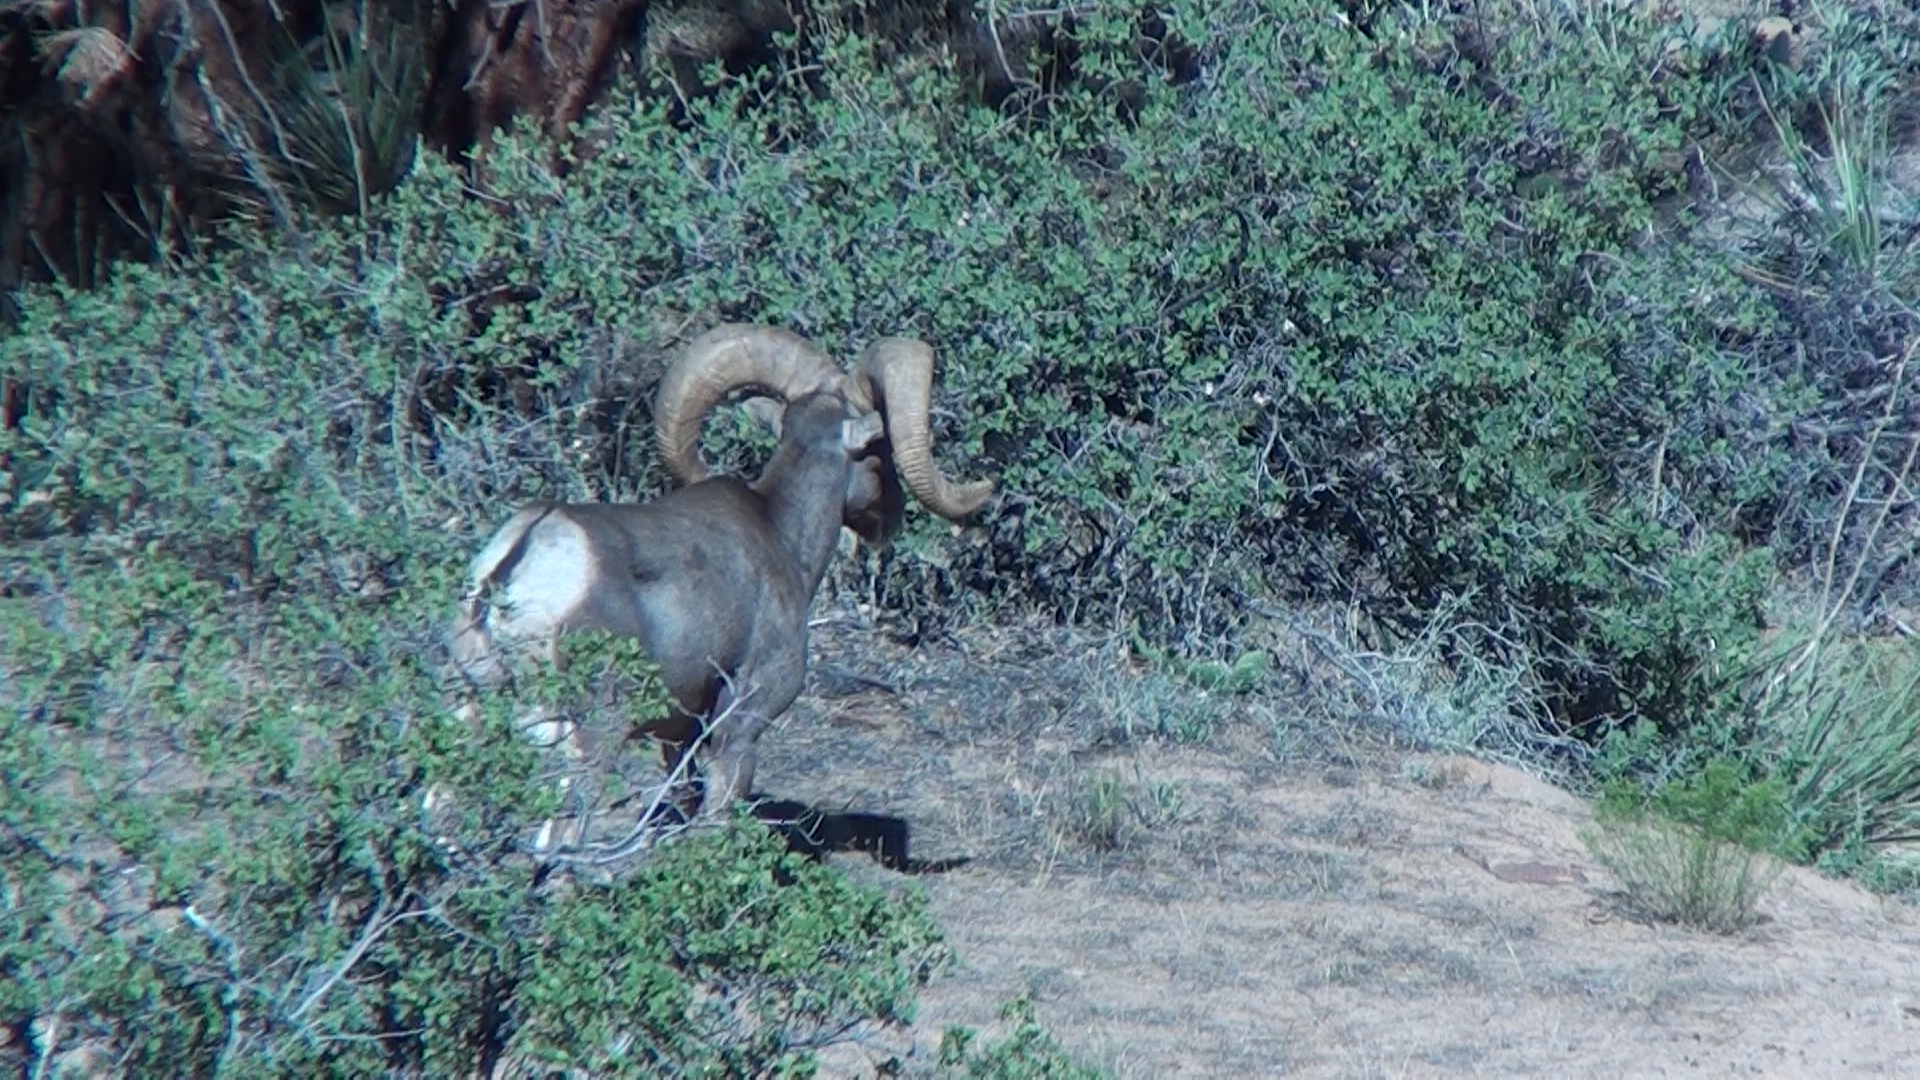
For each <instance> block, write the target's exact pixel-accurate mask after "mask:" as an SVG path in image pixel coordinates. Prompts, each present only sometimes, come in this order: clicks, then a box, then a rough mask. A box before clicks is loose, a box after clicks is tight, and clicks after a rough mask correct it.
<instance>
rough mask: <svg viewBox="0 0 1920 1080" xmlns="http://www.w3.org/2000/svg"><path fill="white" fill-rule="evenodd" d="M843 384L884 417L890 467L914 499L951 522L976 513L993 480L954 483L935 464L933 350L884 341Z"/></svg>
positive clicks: (916, 344)
mask: <svg viewBox="0 0 1920 1080" xmlns="http://www.w3.org/2000/svg"><path fill="white" fill-rule="evenodd" d="M854 372H855V377H853V378H851V379H848V380H847V384H848V385H847V395H848V397H849V398H857V397H859V396H861V395H862V394H863V393H864V394H865V395H866V396H869V397H871V398H872V399H873V402H872V405H873V407H875V408H878V409H881V410H883V411H884V412H885V413H886V417H887V438H888V440H889V441H891V442H892V443H893V461H894V467H895V468H897V469H899V471H900V480H901V482H902V483H903V484H905V485H906V488H907V490H908V491H911V492H913V497H914V498H916V499H918V500H920V502H921V504H922V505H924V506H926V508H927V509H929V510H932V511H933V512H934V513H936V514H939V515H940V516H941V517H943V518H946V519H947V520H949V521H958V520H960V519H961V518H963V517H966V516H967V515H968V514H971V513H973V512H974V511H975V510H978V509H979V508H980V505H981V504H982V503H984V502H986V501H987V499H988V497H990V496H991V495H992V494H993V481H991V480H973V481H969V482H968V483H964V484H956V483H954V482H953V481H952V480H949V479H947V477H946V475H945V474H944V473H942V472H941V471H940V466H938V465H936V464H934V460H933V431H932V411H933V346H931V345H928V344H927V343H926V342H924V341H916V340H914V339H913V338H899V337H884V338H880V339H878V340H876V341H874V342H873V343H871V344H869V345H868V346H867V347H866V350H865V351H863V352H862V353H861V354H860V362H859V364H857V365H856V366H855V368H854Z"/></svg>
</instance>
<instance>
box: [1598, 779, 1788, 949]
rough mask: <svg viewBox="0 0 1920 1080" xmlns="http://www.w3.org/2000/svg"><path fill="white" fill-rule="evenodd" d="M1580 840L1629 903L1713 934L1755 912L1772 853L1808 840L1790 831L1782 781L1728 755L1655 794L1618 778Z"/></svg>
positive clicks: (1769, 879) (1772, 870) (1771, 868)
mask: <svg viewBox="0 0 1920 1080" xmlns="http://www.w3.org/2000/svg"><path fill="white" fill-rule="evenodd" d="M1582 839H1583V841H1584V842H1585V843H1586V845H1587V848H1588V850H1590V851H1591V852H1592V853H1593V855H1594V857H1595V858H1596V859H1599V860H1600V862H1601V864H1602V865H1603V866H1605V867H1606V868H1607V870H1608V871H1610V872H1611V873H1612V874H1613V875H1614V877H1615V878H1617V879H1618V880H1619V882H1620V885H1621V887H1622V888H1623V889H1624V890H1625V892H1626V896H1627V899H1628V901H1629V902H1630V903H1631V904H1633V906H1635V907H1636V908H1638V909H1639V910H1641V911H1643V912H1644V913H1646V914H1648V915H1650V916H1652V917H1654V918H1659V919H1667V920H1671V921H1673V922H1678V923H1681V924H1683V925H1686V926H1693V927H1698V928H1700V929H1703V930H1709V931H1713V932H1715V933H1732V932H1734V931H1736V930H1739V929H1742V928H1744V927H1746V926H1748V925H1750V924H1751V923H1752V922H1753V921H1754V920H1755V918H1756V917H1757V914H1758V912H1757V907H1758V904H1759V901H1760V900H1761V899H1762V898H1763V897H1764V896H1765V895H1766V892H1767V890H1768V889H1769V888H1770V887H1771V886H1772V885H1773V882H1774V880H1775V879H1776V878H1777V877H1778V875H1779V870H1780V863H1779V862H1777V861H1775V860H1773V859H1770V858H1769V857H1768V856H1767V855H1766V854H1765V853H1766V852H1768V851H1776V852H1780V853H1782V854H1785V855H1789V856H1791V855H1794V854H1797V853H1798V852H1799V851H1800V850H1801V849H1802V848H1803V845H1804V840H1803V839H1802V838H1801V837H1800V836H1799V835H1798V834H1796V833H1795V832H1794V831H1793V829H1792V821H1791V815H1790V813H1789V811H1788V807H1787V800H1786V788H1785V785H1784V784H1783V783H1782V782H1781V781H1780V780H1778V779H1776V778H1769V779H1765V780H1758V779H1755V778H1754V777H1753V776H1752V775H1751V774H1750V772H1749V771H1748V770H1747V769H1745V768H1744V767H1742V766H1740V765H1739V764H1738V763H1736V762H1734V761H1733V760H1731V759H1729V758H1724V757H1722V758H1714V759H1712V760H1710V761H1707V762H1706V763H1705V764H1704V765H1703V766H1701V767H1700V768H1699V770H1698V771H1696V772H1692V773H1690V774H1688V775H1685V776H1683V777H1681V778H1678V779H1675V780H1672V781H1669V782H1668V783H1666V784H1663V785H1661V786H1660V787H1659V788H1657V789H1656V790H1655V791H1654V792H1653V793H1652V794H1651V796H1650V797H1648V796H1643V795H1641V794H1640V793H1639V790H1638V789H1636V788H1634V787H1633V786H1631V785H1622V784H1616V785H1614V786H1613V787H1611V788H1610V790H1609V791H1608V792H1607V793H1606V797H1604V798H1603V799H1602V800H1601V802H1600V804H1599V806H1598V808H1597V813H1596V816H1595V824H1594V825H1593V826H1592V827H1591V828H1589V829H1587V830H1586V831H1585V832H1584V833H1583V835H1582Z"/></svg>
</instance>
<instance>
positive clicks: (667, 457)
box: [653, 323, 841, 484]
mask: <svg viewBox="0 0 1920 1080" xmlns="http://www.w3.org/2000/svg"><path fill="white" fill-rule="evenodd" d="M840 378H841V374H840V370H839V369H838V368H837V367H835V366H834V364H833V362H832V361H831V360H828V359H827V357H826V355H825V354H823V353H822V352H821V351H820V350H819V349H816V348H814V347H813V345H812V343H810V342H808V341H807V339H805V338H803V337H801V336H800V335H798V334H796V333H793V332H792V331H790V330H782V329H779V328H778V327H772V326H759V325H755V324H752V323H722V324H720V325H719V326H716V327H714V328H713V329H711V330H709V331H707V332H706V333H704V334H701V335H700V336H699V337H697V338H694V339H693V341H691V342H689V343H688V345H687V349H686V352H684V353H682V354H681V356H680V358H679V359H678V360H676V361H675V362H674V364H673V366H672V367H671V368H669V369H667V373H666V375H665V376H664V377H663V378H661V380H660V390H659V393H658V395H657V396H656V397H655V399H654V402H655V403H654V409H653V418H654V437H655V439H656V441H657V442H658V443H659V447H660V461H661V463H662V464H664V465H665V466H666V468H667V472H668V473H670V474H672V476H673V478H674V479H675V480H678V481H679V482H680V483H682V484H691V483H694V482H696V481H699V480H704V479H706V476H707V465H706V462H704V461H701V460H700V428H701V425H703V424H705V423H706V420H707V414H708V413H709V412H712V411H713V407H714V406H715V405H718V404H720V401H721V399H723V398H725V397H726V396H727V395H728V394H729V393H731V392H733V391H734V390H738V389H740V388H742V387H751V388H753V389H756V390H760V391H762V392H764V393H768V394H772V395H774V396H775V397H778V398H779V399H780V400H781V401H782V402H783V403H784V402H788V401H792V400H793V399H794V398H796V397H799V396H800V395H802V394H806V393H809V392H811V391H814V390H818V389H821V388H822V387H824V386H827V385H830V384H832V383H834V382H835V381H837V380H838V379H840Z"/></svg>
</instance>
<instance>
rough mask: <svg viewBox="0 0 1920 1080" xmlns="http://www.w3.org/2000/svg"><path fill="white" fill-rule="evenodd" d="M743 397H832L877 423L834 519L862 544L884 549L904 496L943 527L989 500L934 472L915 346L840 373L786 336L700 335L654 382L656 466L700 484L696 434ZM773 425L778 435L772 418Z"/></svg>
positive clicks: (985, 493)
mask: <svg viewBox="0 0 1920 1080" xmlns="http://www.w3.org/2000/svg"><path fill="white" fill-rule="evenodd" d="M741 390H745V391H749V392H757V393H761V394H765V395H767V396H769V397H772V398H775V399H777V400H778V401H780V402H781V403H782V404H783V405H784V404H785V403H787V402H791V401H793V400H794V399H796V398H798V397H801V396H802V395H805V394H808V393H815V392H821V391H832V392H835V393H838V394H839V395H840V397H841V398H842V399H843V400H844V401H845V402H846V403H847V404H848V405H849V406H850V407H852V408H853V409H855V410H857V411H859V412H861V413H871V414H877V415H879V416H880V417H882V418H883V419H884V421H885V430H884V432H883V434H882V435H881V437H880V438H879V439H877V440H875V441H874V442H873V443H871V444H870V445H869V448H868V451H867V453H866V454H864V455H863V456H862V457H861V458H860V466H861V467H860V468H858V469H856V470H855V471H854V474H853V477H852V479H851V481H850V482H849V484H848V490H847V494H846V500H845V504H844V507H843V514H842V518H843V523H844V524H845V525H846V526H847V527H848V528H850V529H852V530H853V531H854V532H855V533H856V534H858V535H859V536H860V538H861V539H862V540H864V541H866V542H867V543H869V544H872V545H875V546H879V545H884V544H885V543H887V542H888V541H889V540H891V539H892V538H893V536H894V535H896V534H897V533H898V532H899V529H900V525H901V522H902V518H903V515H904V513H905V499H904V497H903V496H902V488H904V489H905V490H906V491H910V492H912V493H913V496H914V498H915V499H917V500H919V502H920V503H921V505H923V506H925V507H926V508H927V509H929V510H932V511H933V512H934V513H936V514H939V515H940V516H941V517H943V518H946V519H948V520H950V521H959V520H961V519H963V518H965V517H966V516H967V515H969V514H971V513H973V512H974V511H975V510H977V509H979V508H980V506H981V505H982V504H983V503H985V502H986V501H987V499H988V498H989V497H991V496H992V494H993V481H991V480H974V481H969V482H966V483H956V482H955V481H953V480H950V479H948V478H947V476H946V474H944V473H942V472H941V471H940V467H939V466H938V465H937V464H935V463H934V460H933V433H932V407H933V347H932V346H930V345H928V344H927V343H925V342H923V341H917V340H915V339H913V338H902V337H884V338H880V339H878V340H876V341H874V342H872V343H871V344H869V345H868V346H867V347H866V349H865V350H864V351H863V352H862V353H861V354H860V358H859V360H858V361H857V362H856V363H855V364H854V366H853V368H852V369H851V370H848V371H842V370H841V369H840V368H839V367H838V366H836V365H835V364H834V363H833V362H832V361H831V360H829V359H828V358H827V356H826V354H824V353H822V352H821V351H820V350H819V349H817V348H815V347H814V346H813V344H812V343H811V342H809V341H807V340H806V339H805V338H803V337H801V336H800V335H798V334H795V333H793V332H791V331H788V330H783V329H779V328H777V327H769V326H757V325H751V324H743V323H727V324H723V325H721V326H717V327H715V328H714V329H712V330H709V331H707V332H706V333H704V334H702V335H701V336H700V337H698V338H696V339H695V340H694V341H693V342H692V343H691V344H690V345H689V346H688V349H687V356H686V361H685V362H684V363H681V364H678V365H675V367H674V368H673V369H672V370H671V371H669V372H668V374H667V377H666V378H665V379H664V380H663V381H662V382H661V384H660V392H659V397H658V399H657V403H656V405H655V408H654V419H655V433H656V436H657V438H658V440H659V447H660V460H661V463H662V464H663V465H664V466H665V467H666V469H667V471H668V473H669V474H671V475H672V476H673V478H674V479H675V480H676V481H678V482H679V483H680V484H683V485H684V484H692V483H695V482H697V481H700V480H703V479H705V478H706V477H707V474H708V469H707V465H706V462H704V461H703V460H701V458H700V448H699V444H700V431H701V427H702V425H703V424H705V422H706V418H707V414H708V413H710V412H712V411H713V409H714V407H715V406H717V405H719V404H720V402H721V401H723V400H725V399H726V397H727V396H728V395H729V394H732V393H734V392H735V391H741ZM772 419H773V421H774V423H775V424H776V427H777V423H778V419H777V414H776V415H775V416H774V417H773V418H772Z"/></svg>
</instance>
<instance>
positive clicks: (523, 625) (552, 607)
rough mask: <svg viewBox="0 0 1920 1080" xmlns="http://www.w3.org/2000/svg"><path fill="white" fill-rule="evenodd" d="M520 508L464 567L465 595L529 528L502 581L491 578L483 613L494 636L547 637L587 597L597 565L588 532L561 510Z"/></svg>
mask: <svg viewBox="0 0 1920 1080" xmlns="http://www.w3.org/2000/svg"><path fill="white" fill-rule="evenodd" d="M540 514H541V511H539V510H537V509H527V510H523V511H521V512H520V513H518V514H515V515H514V516H513V520H511V521H509V522H507V523H506V524H505V525H503V526H501V527H500V530H499V531H498V532H496V533H494V534H493V539H491V540H489V541H487V546H486V547H484V548H481V549H480V554H478V555H475V556H474V558H473V562H472V563H471V564H470V565H469V566H468V569H467V588H468V590H469V595H471V593H472V590H473V589H474V587H475V583H476V582H478V581H480V580H481V579H482V578H485V577H486V576H487V575H488V574H491V573H492V572H493V571H494V570H495V569H496V568H498V567H499V565H500V564H501V563H502V562H504V561H505V560H506V558H507V556H508V555H509V554H511V553H512V551H513V546H514V543H515V542H516V541H518V540H519V538H520V536H521V534H523V533H526V532H527V531H528V529H529V528H531V530H532V532H531V534H530V535H528V536H527V542H526V547H525V550H524V551H522V552H521V555H520V560H519V562H517V563H515V564H514V566H513V569H512V571H511V572H510V575H509V576H508V578H507V580H505V581H497V582H495V583H494V585H493V588H492V590H491V592H489V593H488V595H487V600H486V606H487V611H486V612H485V613H484V614H483V615H482V618H483V619H484V620H485V625H486V627H487V630H488V631H489V633H490V636H492V637H493V638H494V639H495V640H497V641H500V642H501V643H502V644H505V643H506V641H507V640H512V639H525V638H530V637H547V636H549V635H551V634H552V633H553V631H554V629H555V628H556V627H557V626H559V625H560V623H561V622H562V621H563V620H564V619H565V618H566V617H567V616H568V615H570V614H572V613H573V611H574V610H575V609H576V608H578V607H579V606H580V605H581V604H582V603H584V602H585V601H586V599H587V594H588V592H589V591H590V590H591V589H592V585H593V575H594V570H595V565H596V560H595V558H594V554H593V549H592V548H591V547H590V546H589V545H588V543H587V534H586V532H585V531H584V530H582V529H581V528H580V526H579V525H578V524H576V523H575V522H574V521H573V519H571V518H569V517H567V516H566V512H565V511H563V510H554V511H552V512H550V513H548V514H547V515H546V516H545V517H544V518H543V517H541V516H540Z"/></svg>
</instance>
